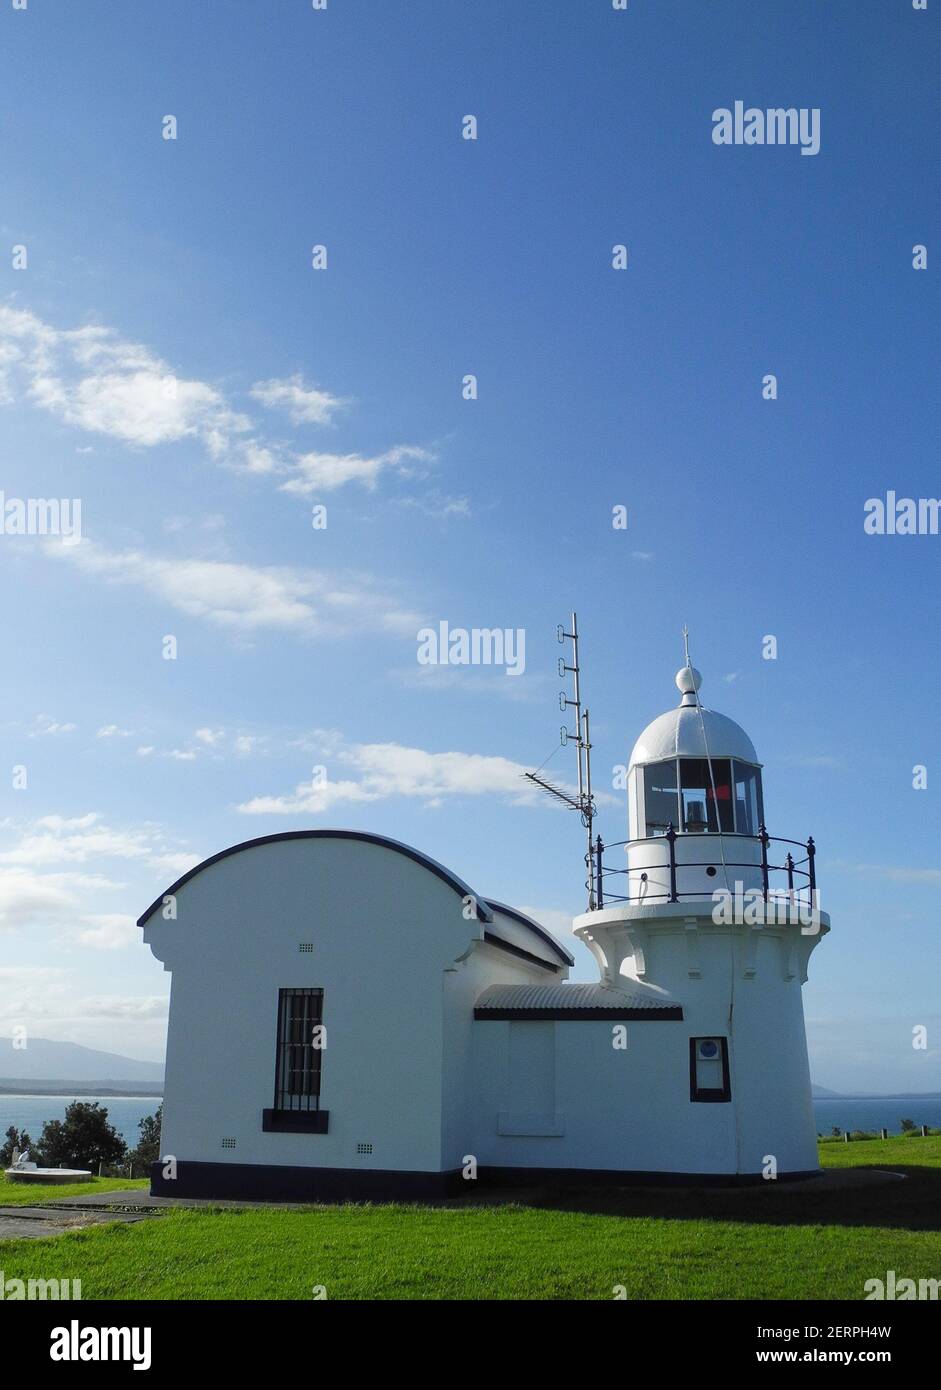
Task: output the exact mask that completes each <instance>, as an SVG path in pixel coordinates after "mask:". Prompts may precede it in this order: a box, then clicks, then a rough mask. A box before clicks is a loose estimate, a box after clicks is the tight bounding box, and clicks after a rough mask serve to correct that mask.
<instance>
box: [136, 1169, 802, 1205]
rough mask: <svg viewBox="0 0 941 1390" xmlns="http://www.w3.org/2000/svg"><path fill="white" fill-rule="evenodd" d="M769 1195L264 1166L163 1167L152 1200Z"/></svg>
mask: <svg viewBox="0 0 941 1390" xmlns="http://www.w3.org/2000/svg"><path fill="white" fill-rule="evenodd" d="M820 1171H821V1170H820V1169H819V1168H809V1169H807V1170H805V1171H802V1172H793V1173H779V1174H778V1177H777V1180H776V1182H798V1181H800V1180H802V1179H804V1178H815V1177H817V1176H819V1174H820ZM762 1185H763V1186H766V1187H773V1186H775V1185H776V1183H770V1182H767V1181H766V1180H765V1179H764V1178H762V1176H761V1174H760V1173H657V1172H649V1171H645V1170H641V1171H627V1170H624V1171H622V1170H620V1169H617V1168H481V1169H480V1170H479V1175H478V1179H477V1181H476V1182H470V1181H467V1180H465V1179H464V1178H463V1177H462V1174H461V1170H460V1169H459V1168H456V1169H452V1170H451V1171H449V1172H445V1173H422V1172H395V1171H392V1170H389V1169H377V1168H373V1169H359V1168H295V1167H288V1166H287V1165H281V1164H273V1163H271V1164H268V1163H193V1162H190V1161H189V1160H187V1159H183V1160H181V1161H180V1162H179V1163H178V1164H177V1177H176V1178H175V1179H172V1180H168V1179H166V1178H164V1176H163V1164H162V1163H154V1164H153V1165H152V1166H151V1170H150V1190H151V1193H152V1194H153V1196H155V1197H210V1198H213V1197H215V1198H219V1199H223V1198H232V1199H237V1198H242V1199H245V1200H259V1201H260V1200H265V1201H275V1202H278V1201H280V1202H297V1201H306V1202H375V1201H379V1202H402V1201H407V1202H412V1201H440V1200H441V1198H443V1197H461V1196H471V1195H473V1193H474V1191H475V1190H479V1189H481V1188H487V1189H493V1188H501V1187H505V1188H519V1187H564V1188H569V1189H571V1188H579V1187H591V1188H603V1187H607V1188H616V1187H635V1186H649V1187H758V1186H762Z"/></svg>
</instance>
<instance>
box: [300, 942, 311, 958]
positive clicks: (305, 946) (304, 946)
mask: <svg viewBox="0 0 941 1390" xmlns="http://www.w3.org/2000/svg"><path fill="white" fill-rule="evenodd" d="M297 949H298V950H299V951H300V953H301V955H305V954H308V955H309V954H310V952H311V951H312V950H313V949H314V943H313V942H312V941H299V942H298V944H297Z"/></svg>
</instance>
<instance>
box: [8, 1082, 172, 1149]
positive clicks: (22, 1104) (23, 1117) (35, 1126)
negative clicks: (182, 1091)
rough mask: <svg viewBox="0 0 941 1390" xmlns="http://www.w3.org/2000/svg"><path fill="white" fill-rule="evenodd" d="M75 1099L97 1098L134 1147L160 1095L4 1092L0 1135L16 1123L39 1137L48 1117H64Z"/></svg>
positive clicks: (51, 1118) (18, 1127)
mask: <svg viewBox="0 0 941 1390" xmlns="http://www.w3.org/2000/svg"><path fill="white" fill-rule="evenodd" d="M73 1100H90V1101H95V1100H96V1101H97V1102H98V1104H99V1105H103V1106H104V1107H105V1109H106V1110H107V1112H108V1119H109V1121H110V1123H111V1124H113V1125H114V1127H115V1129H116V1130H117V1131H118V1133H119V1134H120V1135H121V1138H122V1139H123V1140H124V1141H125V1143H127V1144H128V1145H130V1147H131V1148H134V1146H135V1145H136V1143H137V1141H138V1139H139V1138H140V1122H141V1119H142V1117H143V1116H144V1115H153V1114H155V1112H156V1110H157V1106H158V1105H159V1104H160V1097H159V1096H4V1095H0V1139H3V1138H4V1137H5V1136H6V1132H7V1130H8V1129H9V1128H10V1125H16V1128H17V1129H19V1130H23V1129H25V1130H26V1132H27V1133H28V1134H30V1135H32V1137H33V1138H34V1139H36V1140H37V1141H38V1139H39V1136H40V1134H41V1133H42V1127H43V1125H44V1123H45V1122H46V1120H64V1119H65V1108H66V1106H67V1105H70V1104H71V1102H72V1101H73Z"/></svg>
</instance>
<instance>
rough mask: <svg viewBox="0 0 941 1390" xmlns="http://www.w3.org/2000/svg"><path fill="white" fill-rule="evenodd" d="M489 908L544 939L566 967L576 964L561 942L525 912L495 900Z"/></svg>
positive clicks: (489, 902)
mask: <svg viewBox="0 0 941 1390" xmlns="http://www.w3.org/2000/svg"><path fill="white" fill-rule="evenodd" d="M487 906H488V907H492V908H493V910H494V912H502V913H503V915H504V917H512V918H513V920H514V922H519V923H521V925H522V926H524V927H529V930H530V931H534V932H535V933H536V935H537V936H541V937H542V939H543V941H544V942H545V943H546V945H547V946H551V947H552V949H553V951H554V952H555V953H556V955H557V956H558V957H559V959H560V960H564V961H565V964H566V965H574V964H575V957H574V956H571V955H569V953H568V951H567V950H566V949H565V947H564V946H563V945H562V944H561V942H559V941H556V939H555V937H554V936H552V935H550V933H549V932H547V931H546V929H545V927H541V926H540V925H539V923H538V922H535V921H533V919H532V917H527V916H526V913H525V912H520V911H519V910H518V909H517V908H515V907H507V905H506V903H496V902H494V900H493V898H490V899H489V900H488V903H487Z"/></svg>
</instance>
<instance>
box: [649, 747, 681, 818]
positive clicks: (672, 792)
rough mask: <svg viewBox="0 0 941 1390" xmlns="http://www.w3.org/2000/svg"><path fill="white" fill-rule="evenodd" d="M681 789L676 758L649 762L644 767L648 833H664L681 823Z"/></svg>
mask: <svg viewBox="0 0 941 1390" xmlns="http://www.w3.org/2000/svg"><path fill="white" fill-rule="evenodd" d="M679 805H680V803H679V791H678V788H677V784H676V759H675V758H671V759H670V761H669V762H668V763H648V764H647V766H646V767H645V768H644V815H645V817H646V820H647V835H648V836H651V835H664V834H665V833H666V831H667V829H668V828H669V827H670V826H671V825H672V826H673V828H674V829H676V827H677V825H678V824H679Z"/></svg>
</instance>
